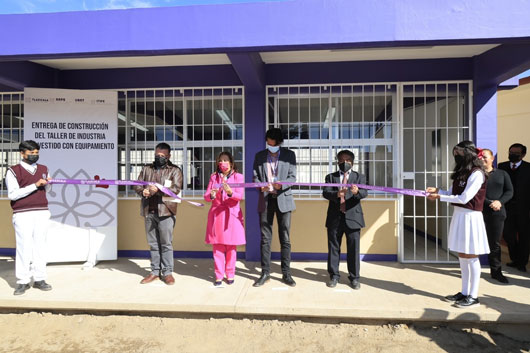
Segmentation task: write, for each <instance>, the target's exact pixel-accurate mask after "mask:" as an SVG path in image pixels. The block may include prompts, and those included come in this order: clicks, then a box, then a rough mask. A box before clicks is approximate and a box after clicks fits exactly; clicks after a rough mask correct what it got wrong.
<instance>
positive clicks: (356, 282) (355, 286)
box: [350, 279, 361, 289]
mask: <svg viewBox="0 0 530 353" xmlns="http://www.w3.org/2000/svg"><path fill="white" fill-rule="evenodd" d="M350 285H351V287H352V288H353V289H361V282H359V280H358V279H352V280H351V282H350Z"/></svg>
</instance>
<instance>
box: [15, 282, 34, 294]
mask: <svg viewBox="0 0 530 353" xmlns="http://www.w3.org/2000/svg"><path fill="white" fill-rule="evenodd" d="M30 287H31V286H30V285H29V283H26V284H17V287H16V288H15V292H14V293H13V295H22V294H24V293H26V289H30Z"/></svg>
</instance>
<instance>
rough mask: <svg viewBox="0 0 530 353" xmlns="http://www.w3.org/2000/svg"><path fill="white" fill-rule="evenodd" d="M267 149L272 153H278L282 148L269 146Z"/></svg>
mask: <svg viewBox="0 0 530 353" xmlns="http://www.w3.org/2000/svg"><path fill="white" fill-rule="evenodd" d="M267 149H268V150H269V152H270V153H277V152H278V151H279V150H280V146H271V145H269V144H267Z"/></svg>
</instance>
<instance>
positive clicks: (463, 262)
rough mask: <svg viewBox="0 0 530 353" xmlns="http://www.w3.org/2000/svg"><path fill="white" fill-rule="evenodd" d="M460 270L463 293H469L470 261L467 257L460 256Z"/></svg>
mask: <svg viewBox="0 0 530 353" xmlns="http://www.w3.org/2000/svg"><path fill="white" fill-rule="evenodd" d="M458 260H459V261H460V271H461V272H462V294H463V295H469V263H468V262H467V260H468V259H466V258H465V257H459V258H458Z"/></svg>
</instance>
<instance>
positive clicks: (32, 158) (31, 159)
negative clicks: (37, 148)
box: [25, 154, 39, 164]
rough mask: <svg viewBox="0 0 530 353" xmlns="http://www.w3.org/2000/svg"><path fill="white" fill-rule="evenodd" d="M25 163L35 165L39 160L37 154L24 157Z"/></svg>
mask: <svg viewBox="0 0 530 353" xmlns="http://www.w3.org/2000/svg"><path fill="white" fill-rule="evenodd" d="M25 160H26V162H27V163H28V164H33V163H37V161H38V160H39V155H38V154H29V155H28V156H27V157H26V159H25Z"/></svg>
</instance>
